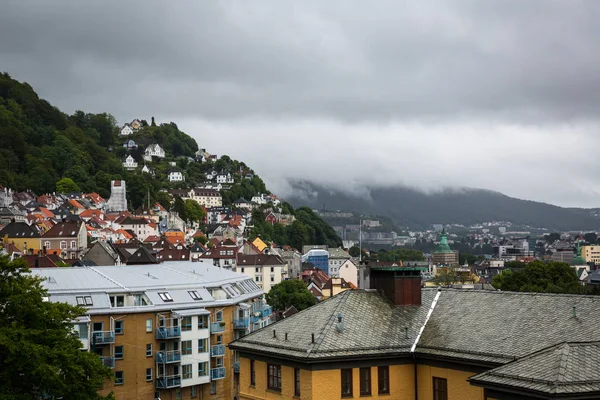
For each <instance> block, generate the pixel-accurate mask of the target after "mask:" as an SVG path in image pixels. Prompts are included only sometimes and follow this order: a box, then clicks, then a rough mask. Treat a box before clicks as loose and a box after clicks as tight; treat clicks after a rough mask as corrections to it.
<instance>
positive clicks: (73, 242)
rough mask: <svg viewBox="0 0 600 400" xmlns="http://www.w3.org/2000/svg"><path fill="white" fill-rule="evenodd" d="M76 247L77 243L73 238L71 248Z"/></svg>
mask: <svg viewBox="0 0 600 400" xmlns="http://www.w3.org/2000/svg"><path fill="white" fill-rule="evenodd" d="M75 247H77V245H76V244H75V241H74V240H71V248H72V249H74V248H75Z"/></svg>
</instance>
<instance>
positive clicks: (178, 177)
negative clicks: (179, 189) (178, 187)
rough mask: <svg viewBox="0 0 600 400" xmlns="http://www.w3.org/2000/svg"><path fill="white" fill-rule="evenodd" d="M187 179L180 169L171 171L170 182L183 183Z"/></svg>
mask: <svg viewBox="0 0 600 400" xmlns="http://www.w3.org/2000/svg"><path fill="white" fill-rule="evenodd" d="M184 180H185V177H184V176H183V174H182V173H181V171H179V170H178V169H171V170H170V171H169V182H183V181H184Z"/></svg>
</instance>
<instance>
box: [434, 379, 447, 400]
mask: <svg viewBox="0 0 600 400" xmlns="http://www.w3.org/2000/svg"><path fill="white" fill-rule="evenodd" d="M433 400H448V381H447V380H446V379H444V378H436V377H435V376H434V377H433Z"/></svg>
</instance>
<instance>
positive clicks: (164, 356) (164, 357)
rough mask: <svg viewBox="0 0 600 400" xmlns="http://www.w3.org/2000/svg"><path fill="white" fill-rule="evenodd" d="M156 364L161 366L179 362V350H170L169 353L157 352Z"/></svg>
mask: <svg viewBox="0 0 600 400" xmlns="http://www.w3.org/2000/svg"><path fill="white" fill-rule="evenodd" d="M155 355H156V362H157V363H161V364H167V363H174V362H179V361H181V351H179V350H171V351H157V352H156V354H155Z"/></svg>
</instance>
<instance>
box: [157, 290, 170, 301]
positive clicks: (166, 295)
mask: <svg viewBox="0 0 600 400" xmlns="http://www.w3.org/2000/svg"><path fill="white" fill-rule="evenodd" d="M158 297H160V299H161V300H162V301H164V302H167V303H168V302H170V301H173V298H172V297H171V295H170V294H169V293H168V292H158Z"/></svg>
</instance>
